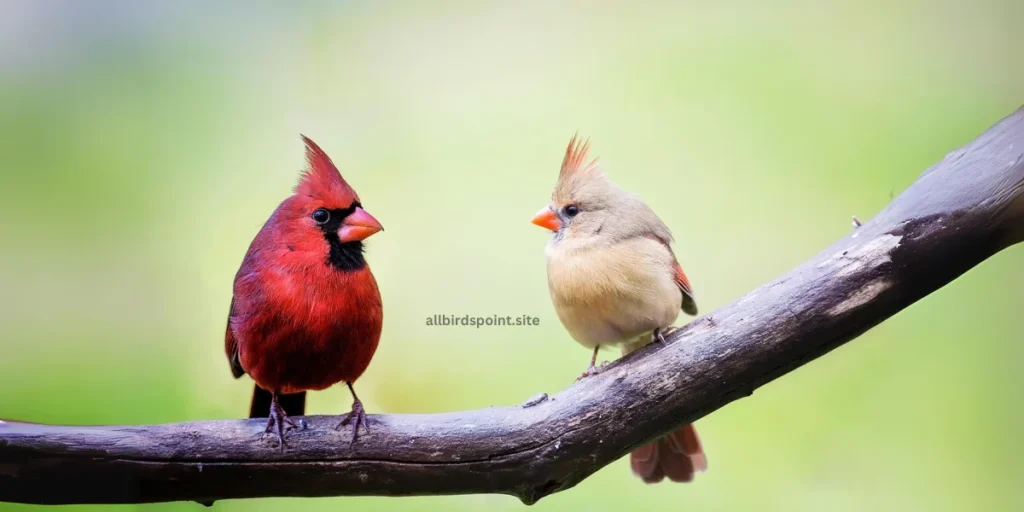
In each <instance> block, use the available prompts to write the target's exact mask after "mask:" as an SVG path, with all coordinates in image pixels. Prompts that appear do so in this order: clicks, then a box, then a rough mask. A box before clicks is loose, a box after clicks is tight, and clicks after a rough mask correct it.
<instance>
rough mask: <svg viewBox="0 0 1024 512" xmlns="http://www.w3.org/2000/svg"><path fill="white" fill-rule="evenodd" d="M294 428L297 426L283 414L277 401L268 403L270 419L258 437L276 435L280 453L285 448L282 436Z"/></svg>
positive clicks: (297, 426)
mask: <svg viewBox="0 0 1024 512" xmlns="http://www.w3.org/2000/svg"><path fill="white" fill-rule="evenodd" d="M294 428H299V425H298V424H297V423H295V422H294V421H293V420H292V419H291V418H289V417H288V415H287V414H285V413H284V409H282V408H281V407H280V406H279V405H278V404H277V400H274V401H272V402H270V418H268V419H267V428H265V429H263V433H262V434H260V437H263V436H265V435H267V434H273V433H276V434H277V442H278V444H279V447H280V448H281V451H284V448H285V446H287V444H286V443H285V442H284V434H285V432H287V431H289V430H292V429H294Z"/></svg>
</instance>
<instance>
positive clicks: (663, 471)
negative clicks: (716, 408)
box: [533, 136, 707, 483]
mask: <svg viewBox="0 0 1024 512" xmlns="http://www.w3.org/2000/svg"><path fill="white" fill-rule="evenodd" d="M588 148H589V142H587V143H583V142H580V141H578V140H577V138H576V137H575V136H574V137H573V138H572V140H571V141H570V142H569V147H568V148H567V149H566V151H565V158H564V159H563V160H562V169H561V171H560V172H559V174H558V182H557V183H556V184H555V191H554V192H553V193H552V194H551V204H549V205H548V206H546V207H544V208H542V209H541V211H540V212H538V213H537V215H536V216H535V217H534V218H533V223H534V224H536V225H538V226H541V227H544V228H547V229H550V230H551V231H554V233H555V234H554V236H553V237H552V238H551V241H549V242H548V244H547V249H546V253H547V264H548V288H549V290H550V292H551V300H552V302H554V305H555V311H556V312H557V313H558V318H559V319H560V320H561V321H562V325H564V326H565V328H566V330H568V331H569V334H570V335H571V336H572V337H573V339H575V340H576V341H577V342H579V343H580V344H581V345H583V346H585V347H587V348H591V349H593V356H592V357H591V359H590V366H589V367H588V368H587V371H585V372H584V373H583V375H580V377H579V379H582V378H585V377H588V376H590V375H593V374H596V373H598V372H600V371H601V368H599V367H596V366H595V363H596V362H597V353H598V351H599V350H600V349H601V347H614V346H619V347H621V350H622V354H623V355H625V354H628V353H630V352H632V351H634V350H637V349H639V348H641V347H643V346H644V345H647V344H648V343H651V342H652V341H655V340H660V341H664V339H665V338H664V334H666V333H667V332H668V331H669V330H671V329H672V327H671V326H672V324H673V323H674V322H675V321H676V318H678V316H679V311H680V310H682V311H685V312H686V313H688V314H691V315H696V314H697V303H696V302H694V299H693V291H692V289H691V288H690V282H689V280H688V279H687V278H686V274H684V273H683V269H682V267H680V266H679V262H678V261H676V257H675V254H674V253H673V252H672V248H671V247H670V246H669V244H670V243H671V242H672V233H671V232H669V229H668V228H667V227H665V224H664V223H663V222H662V221H661V219H659V218H658V216H657V215H655V214H654V212H653V211H651V209H650V207H648V206H647V204H646V203H644V202H643V201H641V200H640V199H639V198H637V197H635V196H633V195H632V194H630V193H629V192H626V191H625V190H623V189H621V188H619V187H618V186H617V185H615V184H614V183H612V182H611V180H609V179H608V177H607V176H606V175H605V173H604V172H603V170H602V169H601V167H600V166H599V165H598V163H597V159H594V160H592V161H590V162H587V150H588ZM579 379H577V380H579ZM630 466H631V467H632V469H633V473H634V474H635V475H637V476H639V477H640V478H642V479H643V480H644V481H645V482H647V483H655V482H660V481H661V480H662V479H664V478H665V477H668V478H669V480H672V481H674V482H689V481H691V480H693V477H694V474H695V473H696V472H697V471H704V470H705V469H707V459H706V458H705V456H704V451H703V449H702V448H701V443H700V439H699V438H698V437H697V431H696V430H695V429H694V427H693V425H686V426H685V427H682V428H680V429H679V430H677V431H675V432H673V433H671V434H669V435H666V436H664V437H662V438H660V439H658V440H656V441H654V442H652V443H650V444H648V445H645V446H643V447H641V448H639V449H637V450H635V451H633V453H631V454H630Z"/></svg>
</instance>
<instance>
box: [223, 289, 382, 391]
mask: <svg viewBox="0 0 1024 512" xmlns="http://www.w3.org/2000/svg"><path fill="white" fill-rule="evenodd" d="M346 277H347V279H346V280H345V281H344V282H338V283H332V282H330V280H329V279H324V278H321V279H319V280H318V281H311V282H317V283H319V284H318V286H316V287H315V288H314V289H315V291H316V293H313V292H309V291H303V290H302V289H299V290H295V291H294V292H292V293H287V294H284V293H282V294H280V295H277V296H273V297H266V299H267V300H265V301H264V302H263V303H262V304H260V305H259V306H258V307H255V308H253V311H254V312H255V314H252V315H250V316H249V317H248V318H246V319H244V320H243V321H241V322H239V323H240V324H241V325H234V324H233V326H234V332H235V335H236V337H237V338H238V350H239V359H240V362H241V364H242V368H244V369H245V371H246V373H248V374H249V375H250V376H251V377H252V379H253V380H254V381H256V384H258V385H259V386H260V387H261V388H263V389H266V390H268V391H276V392H279V393H297V392H300V391H308V390H319V389H325V388H327V387H329V386H332V385H334V384H338V383H339V382H354V381H355V380H356V379H358V378H359V376H360V375H362V374H363V372H364V371H366V367H367V366H369V364H370V359H372V358H373V354H374V352H376V350H377V343H378V341H379V340H380V333H381V327H382V324H383V310H382V308H381V301H380V293H379V292H378V290H377V285H376V282H375V281H374V280H373V275H372V274H370V272H369V271H368V269H367V271H366V272H363V273H357V274H356V275H349V276H346ZM281 289H287V288H286V287H281ZM254 306H255V304H254Z"/></svg>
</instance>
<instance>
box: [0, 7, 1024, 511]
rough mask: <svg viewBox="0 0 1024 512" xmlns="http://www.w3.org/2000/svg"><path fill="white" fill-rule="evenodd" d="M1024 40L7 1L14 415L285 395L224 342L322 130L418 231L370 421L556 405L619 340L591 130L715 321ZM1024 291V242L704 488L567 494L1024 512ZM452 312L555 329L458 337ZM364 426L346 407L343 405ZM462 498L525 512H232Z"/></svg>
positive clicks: (166, 410) (8, 367)
mask: <svg viewBox="0 0 1024 512" xmlns="http://www.w3.org/2000/svg"><path fill="white" fill-rule="evenodd" d="M1022 21H1024V4H1022V3H1021V2H1019V1H1017V0H989V1H980V2H973V3H968V2H941V1H940V2H935V1H924V0H913V1H908V2H900V3H898V5H895V4H890V3H889V2H879V1H869V2H853V1H851V2H842V3H835V2H833V3H831V4H823V3H820V2H809V3H806V4H801V3H797V2H785V3H775V5H774V6H772V7H766V6H762V5H761V4H760V3H758V2H753V1H751V2H726V3H722V4H721V5H719V6H714V7H712V6H708V5H706V2H696V1H693V2H685V3H684V2H679V3H674V4H673V5H669V2H650V3H647V2H628V3H627V2H618V3H600V4H598V3H585V2H572V3H548V2H536V3H514V2H504V3H488V4H481V3H478V2H429V3H427V2H408V3H391V2H354V1H353V2H308V3H302V5H301V6H299V5H286V4H285V3H283V2H246V3H211V4H207V3H205V2H181V3H176V4H174V5H171V4H170V3H165V4H159V3H156V2H152V3H147V2H127V1H124V2H114V1H109V0H107V1H95V2H74V1H65V2H51V1H42V2H36V1H28V0H24V1H13V2H11V1H5V2H3V16H2V17H0V73H2V74H0V148H2V151H0V169H2V170H3V174H2V182H0V219H2V222H0V241H2V242H0V243H2V246H3V250H2V251H0V343H2V349H3V350H2V353H3V355H0V417H3V418H12V419H21V420H27V421H36V422H53V423H84V424H102V423H120V424H142V423H154V422H178V421H187V420H200V419H215V418H237V417H240V416H242V415H244V414H245V412H246V410H247V401H248V399H249V393H250V389H251V386H252V383H251V381H250V380H248V379H247V378H245V379H242V380H237V381H236V380H234V379H232V378H231V375H230V372H229V370H228V365H227V362H226V361H225V358H224V353H223V341H222V340H223V334H224V325H225V318H226V314H227V307H228V302H229V300H230V296H231V282H232V279H233V276H234V273H235V271H236V269H237V268H238V265H239V263H240V262H241V258H242V255H243V254H244V253H245V251H246V248H247V247H248V244H249V242H250V241H251V239H252V237H253V236H254V235H255V233H256V231H257V230H258V229H259V227H260V226H261V225H262V223H263V222H264V221H265V220H266V218H267V217H268V216H269V214H270V213H271V211H272V210H273V209H274V207H275V206H276V205H277V203H278V202H279V201H280V200H282V199H283V198H284V197H286V196H287V195H288V194H289V193H290V190H291V187H292V186H293V185H294V182H295V179H296V177H297V175H298V171H299V170H300V169H301V168H302V166H303V153H302V146H301V142H300V140H299V133H304V134H307V135H309V136H311V137H312V138H313V139H314V140H316V141H317V142H319V143H320V144H321V145H322V146H323V147H324V149H325V150H326V151H327V152H328V153H329V154H330V155H331V156H332V157H333V158H334V160H335V162H337V163H338V164H339V167H340V168H341V169H342V172H343V173H344V175H345V176H346V177H347V178H348V180H349V182H350V183H351V184H352V185H353V186H354V187H355V188H356V189H357V190H358V191H359V194H360V196H361V197H362V199H363V203H364V205H365V206H366V207H367V209H368V210H369V211H370V212H372V213H373V214H374V215H375V216H376V217H377V218H378V219H380V221H381V222H382V223H383V224H384V226H385V227H386V230H387V231H386V232H384V233H383V234H381V235H379V236H376V237H374V238H372V239H371V240H370V241H369V243H368V258H369V261H370V262H371V265H372V267H373V270H374V273H375V274H376V276H377V279H378V281H379V283H380V287H381V292H382V294H383V297H384V304H385V311H386V314H385V326H384V334H383V338H382V341H381V345H380V349H379V351H378V352H377V355H376V358H375V359H374V361H373V364H372V365H371V366H370V369H369V371H368V372H367V373H366V374H365V375H364V377H363V378H362V379H361V380H360V381H359V382H358V385H357V388H358V390H359V393H360V396H361V397H362V398H363V400H364V402H365V403H366V406H367V409H368V410H369V411H370V412H372V413H378V412H389V413H411V412H437V411H449V410H457V409H471V408H478V407H483V406H488V405H504V404H514V403H519V402H521V401H523V400H525V399H526V398H527V397H529V396H531V395H533V394H535V393H537V392H539V391H547V392H549V393H550V392H555V391H557V390H559V389H561V388H563V387H565V386H567V385H568V384H570V383H571V382H572V380H573V379H574V378H575V377H576V376H577V375H578V374H579V373H580V372H581V371H582V370H583V369H584V367H585V366H586V363H587V359H588V353H587V351H586V350H585V349H583V348H581V347H580V346H578V345H577V344H575V343H574V342H573V341H571V339H570V338H569V336H568V335H567V334H566V333H565V332H564V331H563V329H562V327H561V325H560V324H559V323H558V319H557V317H556V316H555V314H554V311H553V308H552V306H551V303H550V300H549V298H548V292H547V285H546V278H545V267H544V257H543V246H544V243H545V241H546V240H547V238H548V235H547V234H546V233H545V232H544V231H543V230H541V229H539V228H537V227H535V226H532V225H530V223H529V219H530V217H531V216H532V215H533V213H534V212H535V211H536V210H537V209H539V208H540V207H541V206H543V205H544V204H546V202H547V201H548V198H549V195H550V192H551V187H552V186H553V184H554V181H555V177H556V173H557V168H558V164H559V162H560V160H561V156H562V151H563V150H564V146H565V144H566V142H567V141H568V139H569V137H570V136H571V135H572V134H573V132H574V131H576V130H577V129H579V130H580V132H581V134H584V135H589V136H591V137H592V148H593V151H594V154H596V155H598V156H600V157H601V158H602V160H603V161H604V162H605V163H606V165H607V169H608V170H609V173H610V175H611V177H612V178H613V179H614V180H616V181H617V182H618V183H619V184H620V185H622V186H623V187H624V188H626V189H628V190H631V191H633V192H635V193H637V194H639V195H640V196H641V197H642V198H644V199H645V200H647V202H648V203H649V204H650V205H651V206H652V207H653V208H654V210H655V211H657V212H658V213H659V214H660V215H661V217H662V218H663V219H664V220H665V221H666V223H667V224H668V225H669V226H670V227H671V228H672V229H673V231H674V233H675V235H676V238H677V240H678V242H677V244H676V253H677V254H678V255H679V258H680V260H681V261H682V263H683V266H684V267H685V268H686V270H687V274H688V275H689V276H690V277H691V280H692V281H693V285H694V287H695V289H696V291H697V294H698V297H699V298H700V301H701V306H702V309H703V310H704V311H711V310H712V309H714V308H716V307H718V306H720V305H723V304H726V303H728V302H730V301H732V300H734V299H736V298H738V297H739V296H741V295H742V294H744V293H746V292H747V291H749V290H751V289H753V288H755V287H756V286H758V285H760V284H762V283H764V282H766V281H768V280H770V279H772V278H774V277H776V276H777V275H779V274H780V273H782V272H784V271H786V270H788V269H790V268H791V267H793V266H794V265H796V264H798V263H799V262H801V261H802V260H804V259H806V258H808V257H810V256H812V255H814V254H815V253H817V252H818V251H819V250H821V249H822V248H824V247H825V246H827V245H828V244H830V243H831V242H833V241H834V240H836V239H838V238H839V237H842V236H844V235H845V234H847V233H848V232H849V231H850V229H851V226H850V216H851V215H853V214H856V215H858V216H860V218H861V219H865V220H866V219H869V218H870V217H871V216H872V215H873V214H874V213H875V212H877V211H878V210H880V209H881V208H882V207H883V206H884V205H885V204H886V203H887V202H888V201H889V200H890V198H891V197H892V196H893V194H898V193H899V192H900V191H902V190H903V189H904V188H905V187H906V186H907V185H908V184H909V183H911V182H912V181H913V180H914V179H915V177H916V176H917V175H918V174H919V173H920V172H921V171H923V170H924V169H925V168H926V167H928V166H929V165H931V164H932V163H934V162H936V161H938V160H939V159H941V158H942V157H943V155H945V154H946V153H947V152H948V151H951V150H953V149H955V148H956V147H958V146H960V145H962V144H964V143H966V142H968V141H969V140H971V139H972V138H974V137H975V136H976V135H978V134H979V133H981V132H982V131H983V130H984V129H986V128H987V127H988V126H990V125H991V124H993V123H995V122H996V121H998V120H999V119H1000V118H1001V117H1003V116H1005V115H1007V114H1009V113H1010V112H1012V111H1013V110H1014V109H1016V108H1017V107H1018V106H1019V105H1020V104H1021V103H1024V71H1022V68H1021V66H1020V63H1021V62H1024V33H1022V32H1021V31H1020V30H1019V28H1020V26H1021V22H1022ZM1022 289H1024V247H1020V246H1018V247H1013V248H1010V249H1009V250H1006V251H1004V252H1003V253H1001V254H999V255H997V256H996V257H994V258H992V259H991V260H989V261H986V262H985V263H984V264H982V265H980V266H979V267H977V268H976V269H974V270H972V271H970V272H969V273H967V274H966V275H965V276H963V277H961V278H960V279H958V280H956V281H955V282H954V283H952V284H951V285H949V286H947V287H945V288H944V289H942V290H940V291H939V292H938V293H935V294H933V295H932V296H930V297H928V298H926V299H925V300H923V301H921V302H920V303H918V304H916V305H914V306H913V307H911V308H909V309H908V310H906V311H904V312H902V313H900V314H899V315H897V316H896V317H894V318H892V319H891V320H889V321H887V322H886V323H884V324H883V325H881V326H879V327H878V328H876V329H874V330H872V331H871V332H869V333H867V334H866V335H864V336H863V337H862V338H861V339H859V340H857V341H855V342H853V343H851V344H849V345H847V346H844V347H842V348H841V349H839V350H837V351H835V352H833V353H831V354H829V355H828V356H826V357H824V358H823V359H821V360H819V361H817V362H815V363H813V364H811V365H809V366H807V367H805V368H802V369H800V370H798V371H796V372H794V373H793V374H791V375H788V376H786V377H784V378H782V379H780V380H778V381H776V382H773V383H771V384H770V385H768V386H765V387H764V388H762V389H761V390H759V391H758V392H756V393H755V394H754V395H753V396H752V397H750V398H747V399H744V400H741V401H739V402H736V403H734V404H732V405H729V406H727V407H726V408H724V409H722V410H721V411H719V412H717V413H715V414H714V415H712V416H709V417H707V418H705V419H703V420H701V421H700V422H699V423H698V425H699V427H700V431H701V433H702V435H703V439H704V442H705V449H706V450H707V453H708V456H709V459H710V470H709V472H707V473H705V474H703V475H700V476H699V478H698V479H697V482H696V483H694V484H692V485H673V484H661V485H657V486H645V485H644V484H642V483H641V482H640V481H639V480H637V479H635V478H632V477H631V476H630V474H629V469H628V466H627V463H626V462H625V461H619V462H616V463H615V464H612V465H611V466H609V467H607V468H605V469H604V470H602V471H600V472H599V473H597V474H596V475H594V476H593V477H591V478H590V479H588V480H586V481H584V482H583V483H581V484H580V485H578V486H577V487H576V488H574V489H572V490H570V491H567V492H564V493H560V494H557V495H555V496H552V497H549V498H547V499H545V500H543V501H541V502H540V503H539V504H538V505H536V507H535V509H536V510H594V511H601V510H607V511H612V510H627V509H636V510H655V509H660V510H701V511H720V510H721V511H732V510H786V511H819V510H835V511H853V510H878V511H883V510H893V511H895V510H928V511H947V510H957V511H960V510H1021V509H1022V507H1024V487H1022V486H1021V485H1020V484H1021V481H1022V479H1024V465H1022V464H1021V463H1020V460H1019V455H1018V452H1019V450H1020V449H1021V448H1022V443H1021V437H1020V432H1021V431H1022V429H1024V413H1022V412H1021V409H1020V407H1019V405H1020V399H1019V397H1018V396H1017V390H1018V389H1019V386H1020V383H1021V381H1020V378H1019V377H1018V371H1019V370H1018V365H1019V362H1020V361H1021V360H1022V358H1024V345H1022V344H1021V334H1020V332H1021V331H1020V327H1019V321H1020V315H1021V312H1022V307H1024V299H1022V295H1021V293H1020V290H1022ZM441 313H448V314H460V315H461V314H470V315H477V314H479V315H491V314H500V315H512V316H516V315H520V314H529V315H533V316H537V317H540V319H541V324H540V326H538V327H520V328H515V327H503V328H485V329H479V330H478V329H472V328H467V327H448V328H442V327H428V326H426V325H425V319H426V317H428V316H430V315H433V314H441ZM606 357H607V356H606ZM349 405H350V399H349V395H348V393H347V391H345V390H344V389H340V388H339V389H333V390H328V391H325V392H319V393H314V394H313V395H312V396H311V398H310V405H309V409H310V411H311V412H313V413H318V414H337V413H341V412H343V411H347V410H348V407H349ZM54 492H55V493H57V492H60V490H59V489H54ZM426 507H438V508H442V509H445V510H452V511H461V510H479V509H484V508H486V509H488V510H492V511H493V510H519V509H521V508H522V507H523V506H522V505H521V504H520V503H519V502H518V501H517V500H515V499H514V498H511V497H507V496H461V497H437V498H402V499H395V498H338V499H307V500H248V501H232V502H222V503H218V504H217V505H216V510H239V511H240V510H253V511H264V510H265V511H280V510H296V509H299V510H310V511H317V510H324V511H327V510H356V509H358V510H361V511H378V510H381V511H383V510H421V509H425V508H426ZM31 508H33V507H27V506H15V505H10V504H0V510H3V511H24V510H29V509H31ZM93 508H101V507H81V508H78V507H72V508H71V509H70V510H87V509H93ZM118 508H120V509H122V510H127V509H132V508H137V509H140V510H160V511H171V510H175V511H186V510H199V506H198V505H195V504H182V503H177V504H162V505H144V506H123V507H118Z"/></svg>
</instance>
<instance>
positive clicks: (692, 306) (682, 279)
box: [675, 261, 697, 315]
mask: <svg viewBox="0 0 1024 512" xmlns="http://www.w3.org/2000/svg"><path fill="white" fill-rule="evenodd" d="M675 278H676V284H677V285H679V289H680V290H682V291H683V311H684V312H685V313H687V314H690V315H696V314H697V301H696V300H694V298H693V287H692V286H690V280H689V279H687V278H686V274H685V273H683V267H682V266H680V265H679V262H678V261H677V262H676V268H675Z"/></svg>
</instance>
